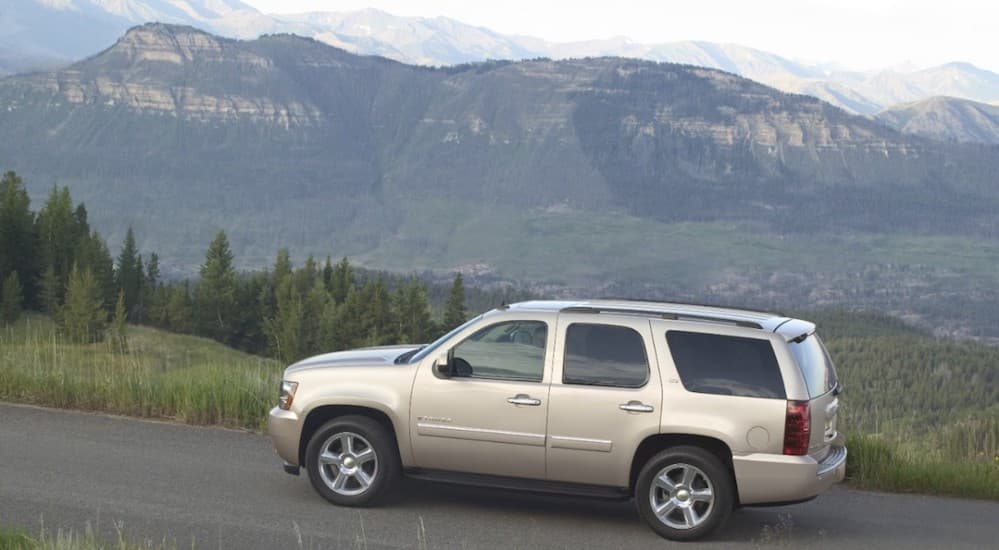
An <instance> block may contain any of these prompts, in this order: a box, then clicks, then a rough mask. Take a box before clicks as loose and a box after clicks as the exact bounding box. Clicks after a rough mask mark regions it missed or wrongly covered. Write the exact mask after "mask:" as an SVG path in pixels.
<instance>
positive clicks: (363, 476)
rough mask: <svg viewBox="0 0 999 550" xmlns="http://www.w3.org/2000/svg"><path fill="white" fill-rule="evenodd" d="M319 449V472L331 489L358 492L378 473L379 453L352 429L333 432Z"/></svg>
mask: <svg viewBox="0 0 999 550" xmlns="http://www.w3.org/2000/svg"><path fill="white" fill-rule="evenodd" d="M320 449H322V450H321V451H320V453H319V475H320V477H322V479H323V483H325V484H326V486H327V487H329V488H330V489H331V490H333V492H335V493H337V494H341V495H344V496H354V495H359V494H361V493H363V492H365V491H367V490H368V487H371V483H372V482H374V480H375V476H377V475H378V455H377V454H376V453H375V449H374V447H372V446H371V443H369V442H368V440H367V439H364V438H363V437H361V436H359V435H357V434H355V433H352V432H340V433H336V434H333V435H332V436H330V437H329V438H328V439H327V440H326V441H324V442H323V445H322V447H320Z"/></svg>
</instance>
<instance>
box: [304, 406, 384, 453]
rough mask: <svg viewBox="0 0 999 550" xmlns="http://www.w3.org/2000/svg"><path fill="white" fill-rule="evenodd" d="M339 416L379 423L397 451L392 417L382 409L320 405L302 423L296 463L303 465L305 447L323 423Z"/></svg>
mask: <svg viewBox="0 0 999 550" xmlns="http://www.w3.org/2000/svg"><path fill="white" fill-rule="evenodd" d="M341 416H364V417H367V418H370V419H372V420H374V421H376V422H378V423H379V424H381V425H382V426H383V427H384V428H385V429H386V430H388V432H389V433H390V434H391V435H392V440H393V441H394V442H395V449H396V452H399V438H398V436H397V435H396V431H395V426H394V425H393V423H392V419H391V418H389V416H388V415H387V414H385V413H384V412H383V411H380V410H378V409H375V408H372V407H364V406H360V405H321V406H318V407H316V408H314V409H312V410H311V411H309V414H308V415H307V416H306V417H305V421H304V422H303V423H302V434H301V436H299V438H298V464H299V465H300V466H305V449H306V448H307V447H308V446H309V440H310V439H312V435H313V434H314V433H316V430H318V429H319V428H320V427H321V426H322V425H323V424H325V423H327V422H329V421H330V420H333V419H334V418H339V417H341Z"/></svg>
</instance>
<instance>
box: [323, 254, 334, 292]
mask: <svg viewBox="0 0 999 550" xmlns="http://www.w3.org/2000/svg"><path fill="white" fill-rule="evenodd" d="M322 277H323V285H325V286H326V292H331V291H332V290H333V264H331V263H330V257H329V256H326V264H325V265H323V275H322Z"/></svg>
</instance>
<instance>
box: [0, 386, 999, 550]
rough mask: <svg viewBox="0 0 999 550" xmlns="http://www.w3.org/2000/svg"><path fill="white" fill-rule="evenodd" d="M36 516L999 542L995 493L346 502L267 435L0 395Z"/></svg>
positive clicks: (446, 493) (276, 543)
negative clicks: (743, 500) (322, 493)
mask: <svg viewBox="0 0 999 550" xmlns="http://www.w3.org/2000/svg"><path fill="white" fill-rule="evenodd" d="M42 523H44V525H45V528H46V529H48V530H49V531H55V530H57V529H64V530H66V529H70V530H74V531H75V532H78V533H79V532H82V531H84V530H85V529H86V526H87V525H88V524H89V525H90V526H91V527H92V528H95V529H96V530H97V531H98V532H100V533H102V534H103V535H104V536H109V537H113V536H115V532H116V530H118V529H120V530H122V531H123V532H124V533H125V534H126V535H127V536H128V537H129V538H131V539H132V540H133V541H147V540H148V541H152V542H155V543H159V542H162V541H164V540H165V541H167V542H169V543H171V544H173V543H176V545H177V547H179V548H189V547H191V543H192V541H193V542H194V544H195V546H196V547H197V548H199V549H200V548H211V549H216V548H231V549H250V548H265V549H295V548H364V549H376V548H546V549H547V548H644V547H654V548H669V547H684V548H695V547H696V548H700V547H710V548H759V547H771V546H773V547H784V548H836V549H842V548H859V547H863V548H865V549H874V548H905V549H912V548H976V549H983V548H993V549H997V548H999V503H994V502H978V501H966V500H958V499H948V498H933V497H922V496H911V495H890V494H881V493H869V492H861V491H853V490H849V489H843V488H837V489H834V490H832V491H830V492H828V493H827V494H825V495H823V496H821V497H819V498H818V499H817V500H814V501H812V502H809V503H806V504H800V505H796V506H790V507H780V508H748V509H744V510H740V511H737V512H735V513H734V514H733V515H732V518H731V520H730V521H729V523H728V525H727V527H726V528H724V529H723V530H722V531H721V532H719V533H718V534H717V535H716V536H715V537H714V539H713V540H711V541H709V542H706V543H698V544H687V545H683V544H676V543H670V542H668V541H664V540H662V539H660V538H658V537H657V536H655V535H654V534H653V533H652V532H651V531H650V530H649V529H648V528H646V527H645V525H644V524H643V523H642V522H641V520H640V519H639V517H638V515H637V513H636V512H635V509H634V506H633V504H632V503H630V502H623V503H614V502H611V503H608V502H604V501H592V500H585V499H578V498H566V497H549V496H535V495H526V494H520V493H511V492H504V491H495V490H486V489H477V488H467V487H457V486H450V485H437V484H432V483H427V482H418V481H411V480H407V481H406V482H405V483H403V485H402V487H401V490H399V491H398V492H397V494H396V495H395V496H394V497H393V498H392V499H391V501H390V502H389V503H387V504H386V505H385V506H383V507H381V508H372V509H364V510H357V509H346V508H337V507H334V506H332V505H329V504H327V503H326V501H324V500H322V499H321V498H320V497H319V496H318V495H316V494H315V492H313V490H312V487H311V486H310V485H309V482H308V479H307V478H306V477H305V476H304V475H303V476H300V477H293V476H289V475H287V474H285V473H284V472H283V471H282V470H281V468H280V462H279V461H278V459H277V457H276V456H275V455H274V453H273V451H272V450H271V447H270V443H269V442H268V440H267V439H266V438H265V437H263V436H260V435H257V434H252V433H245V432H239V431H232V430H222V429H215V428H192V427H187V426H179V425H174V424H168V423H158V422H147V421H140V420H132V419H124V418H117V417H108V416H101V415H94V414H86V413H76V412H66V411H56V410H49V409H39V408H33V407H23V406H13V405H4V404H0V526H21V527H24V528H27V529H28V530H29V531H31V532H34V533H37V532H38V531H39V529H40V528H41V525H42Z"/></svg>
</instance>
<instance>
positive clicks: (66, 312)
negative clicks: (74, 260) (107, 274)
mask: <svg viewBox="0 0 999 550" xmlns="http://www.w3.org/2000/svg"><path fill="white" fill-rule="evenodd" d="M58 320H59V326H60V327H61V328H62V330H63V333H64V334H65V335H66V337H67V338H68V339H69V340H70V341H71V342H76V343H81V344H87V343H92V342H98V341H100V340H101V339H102V338H103V337H104V327H105V325H106V323H107V312H105V311H104V308H103V307H102V304H101V296H100V289H99V288H98V286H97V281H96V280H95V279H94V274H93V273H92V272H91V271H90V270H89V269H83V270H81V269H79V267H78V266H77V265H76V264H73V269H72V270H71V271H70V274H69V281H68V282H67V284H66V301H65V303H64V304H63V306H62V307H61V308H60V309H59V315H58Z"/></svg>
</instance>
